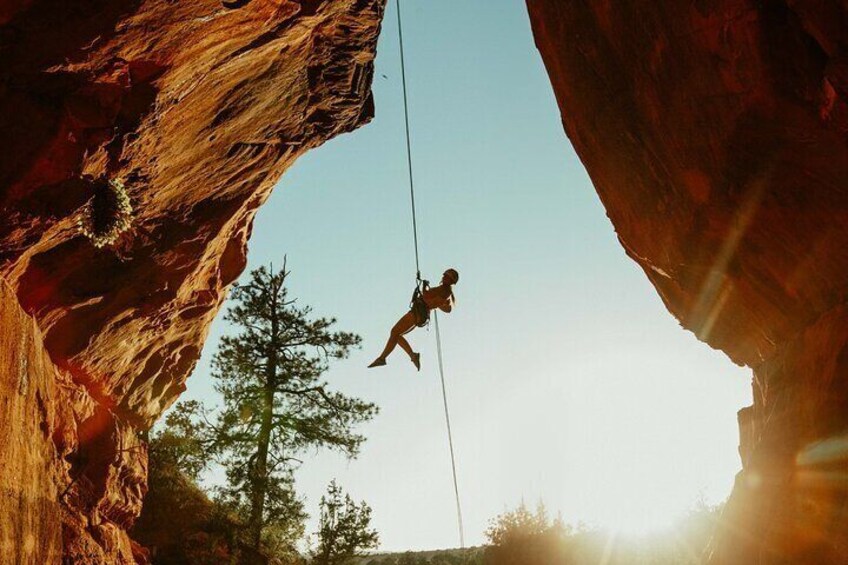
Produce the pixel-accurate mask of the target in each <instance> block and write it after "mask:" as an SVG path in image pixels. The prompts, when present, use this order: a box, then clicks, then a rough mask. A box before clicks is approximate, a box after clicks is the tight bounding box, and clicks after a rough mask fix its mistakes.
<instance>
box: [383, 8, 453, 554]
mask: <svg viewBox="0 0 848 565" xmlns="http://www.w3.org/2000/svg"><path fill="white" fill-rule="evenodd" d="M395 6H396V8H397V22H398V44H399V45H400V76H401V83H402V85H403V117H404V123H405V125H406V164H407V169H408V171H409V199H410V202H411V204H412V236H413V241H414V244H415V273H416V274H415V278H416V279H417V280H418V281H420V280H421V265H420V262H419V260H418V222H417V219H416V215H415V183H414V180H413V179H414V175H413V174H412V141H411V136H410V134H409V97H408V95H407V88H406V64H405V63H404V53H403V21H402V18H401V13H400V0H395ZM434 319H435V321H436V351H437V353H438V357H439V375H440V376H441V380H442V400H443V401H444V405H445V423H446V424H447V429H448V446H449V447H450V457H451V471H452V472H453V491H454V495H455V497H456V518H457V524H458V526H459V544H460V547H462V548H463V549H464V548H465V531H464V529H463V526H462V507H461V505H460V502H459V482H458V481H457V480H456V456H455V455H454V451H453V433H452V432H451V424H450V412H449V410H448V394H447V389H446V387H445V368H444V364H443V362H442V338H441V334H440V333H439V315H438V314H436V313H434Z"/></svg>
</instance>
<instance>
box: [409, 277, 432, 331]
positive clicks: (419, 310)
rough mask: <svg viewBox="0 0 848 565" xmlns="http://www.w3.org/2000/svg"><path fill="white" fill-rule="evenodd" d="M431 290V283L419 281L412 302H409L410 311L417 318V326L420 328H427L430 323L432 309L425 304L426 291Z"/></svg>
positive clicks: (413, 292)
mask: <svg viewBox="0 0 848 565" xmlns="http://www.w3.org/2000/svg"><path fill="white" fill-rule="evenodd" d="M429 288H430V281H424V280H421V279H418V281H417V282H416V284H415V290H414V291H412V300H410V301H409V309H410V310H411V311H412V316H413V317H414V318H415V325H416V326H418V327H419V328H423V327H426V326H427V325H429V323H430V309H429V308H427V303H426V302H424V291H425V290H427V289H429Z"/></svg>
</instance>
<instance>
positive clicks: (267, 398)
mask: <svg viewBox="0 0 848 565" xmlns="http://www.w3.org/2000/svg"><path fill="white" fill-rule="evenodd" d="M270 292H271V297H270V298H271V347H270V348H269V351H268V363H267V365H266V367H267V370H266V374H265V390H264V395H263V399H262V426H261V427H260V429H259V437H258V438H257V440H256V441H257V446H256V447H257V449H256V462H255V464H254V467H253V469H252V472H253V477H252V479H251V483H252V487H253V492H252V493H251V501H250V523H249V528H250V542H251V545H252V546H253V548H254V549H255V550H257V551H258V550H259V546H260V543H261V541H262V528H263V527H264V526H265V519H264V514H265V494H266V492H267V490H268V446H269V444H270V443H271V429H272V426H273V418H274V390H275V388H276V380H277V355H276V352H277V350H276V347H277V345H278V344H277V341H278V325H277V293H276V287H275V286H274V284H273V273H272V281H271V289H270Z"/></svg>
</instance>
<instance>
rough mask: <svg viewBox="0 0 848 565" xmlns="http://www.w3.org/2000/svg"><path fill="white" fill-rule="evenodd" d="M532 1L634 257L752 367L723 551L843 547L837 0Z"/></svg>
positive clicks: (844, 124) (842, 50)
mask: <svg viewBox="0 0 848 565" xmlns="http://www.w3.org/2000/svg"><path fill="white" fill-rule="evenodd" d="M527 4H528V7H529V11H530V16H531V22H532V26H533V31H534V34H535V37H536V43H537V45H538V47H539V50H540V51H541V53H542V56H543V58H544V61H545V64H546V66H547V69H548V73H549V75H550V78H551V82H552V84H553V87H554V91H555V93H556V96H557V99H558V101H559V105H560V108H561V111H562V119H563V124H564V126H565V130H566V132H567V133H568V136H569V138H570V139H571V141H572V143H573V145H574V147H575V149H576V150H577V152H578V154H579V155H580V157H581V159H582V160H583V163H584V164H585V166H586V168H587V170H588V172H589V175H590V176H591V178H592V180H593V182H594V184H595V187H596V189H597V191H598V194H599V195H600V197H601V200H602V201H603V203H604V205H605V207H606V209H607V213H608V215H609V217H610V219H611V220H612V223H613V225H614V226H615V229H616V231H617V233H618V236H619V239H620V241H621V243H622V245H623V246H624V248H625V249H626V251H627V253H628V255H629V256H630V257H631V258H633V259H634V260H635V261H636V262H637V263H639V265H640V266H641V267H642V268H643V269H644V271H645V273H646V275H647V276H648V278H649V279H650V280H651V282H652V283H653V284H654V286H655V287H656V289H657V291H658V293H659V294H660V296H661V297H662V299H663V301H664V302H665V304H666V306H667V307H668V309H669V310H670V311H671V312H672V314H674V315H675V316H676V317H677V318H678V320H680V322H681V324H682V325H683V326H684V327H686V328H688V329H690V330H692V331H693V332H695V333H696V335H697V336H698V337H699V338H700V339H702V340H703V341H705V342H707V343H708V344H710V345H711V346H713V347H715V348H718V349H721V350H723V351H724V352H726V353H727V355H728V356H729V357H730V358H731V359H732V360H733V361H735V362H736V363H739V364H745V365H748V366H750V367H752V368H753V369H754V398H755V402H754V406H753V407H751V408H749V409H745V410H743V411H742V412H741V413H740V426H741V427H740V429H741V437H742V440H741V445H740V453H741V454H742V459H743V464H744V471H743V472H742V473H741V474H740V476H739V477H738V480H737V487H736V489H735V490H734V494H733V496H732V499H731V504H730V506H729V510H728V512H727V514H726V516H725V518H726V520H725V522H726V525H727V529H726V530H725V531H724V534H723V535H722V536H721V537H720V538H718V539H717V540H716V543H715V544H714V547H713V554H712V558H713V560H714V562H716V563H784V562H792V563H797V562H805V563H813V562H815V563H825V562H829V563H830V562H833V563H836V562H846V561H848V528H845V523H846V521H848V487H846V485H848V481H846V477H848V445H846V444H847V443H848V435H846V434H848V341H846V340H848V324H846V322H848V320H846V299H848V2H845V1H844V0H777V1H774V2H760V1H755V0H693V1H690V2H654V1H648V0H628V1H622V2H612V1H609V0H602V1H598V2H561V1H558V0H528V2H527Z"/></svg>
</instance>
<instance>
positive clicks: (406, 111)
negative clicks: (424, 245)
mask: <svg viewBox="0 0 848 565" xmlns="http://www.w3.org/2000/svg"><path fill="white" fill-rule="evenodd" d="M395 6H397V21H398V44H399V45H400V79H401V83H402V84H403V117H404V122H405V124H406V163H407V168H408V170H409V199H410V201H411V202H412V237H413V240H414V242H415V273H416V275H415V278H416V279H418V280H420V279H421V266H420V264H419V262H418V222H417V220H416V217H415V183H414V182H413V175H412V141H411V140H410V137H411V136H410V135H409V100H408V98H407V94H406V65H405V64H404V56H403V24H402V22H401V17H400V0H395Z"/></svg>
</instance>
